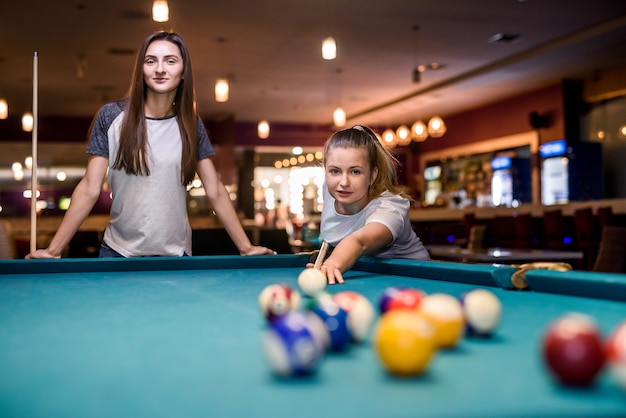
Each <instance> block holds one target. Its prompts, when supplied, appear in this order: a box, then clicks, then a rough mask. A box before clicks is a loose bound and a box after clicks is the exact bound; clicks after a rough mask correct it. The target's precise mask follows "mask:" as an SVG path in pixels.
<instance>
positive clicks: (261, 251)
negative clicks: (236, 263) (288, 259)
mask: <svg viewBox="0 0 626 418" xmlns="http://www.w3.org/2000/svg"><path fill="white" fill-rule="evenodd" d="M276 254H277V253H276V251H274V250H270V249H269V248H265V247H260V246H258V245H253V246H252V247H250V248H249V249H248V251H246V252H245V253H241V255H276Z"/></svg>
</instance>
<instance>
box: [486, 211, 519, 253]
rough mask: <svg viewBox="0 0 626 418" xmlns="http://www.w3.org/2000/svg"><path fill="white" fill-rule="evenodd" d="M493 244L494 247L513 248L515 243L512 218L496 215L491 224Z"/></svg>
mask: <svg viewBox="0 0 626 418" xmlns="http://www.w3.org/2000/svg"><path fill="white" fill-rule="evenodd" d="M491 231H492V236H493V243H494V245H495V246H496V247H504V248H514V247H515V245H516V242H517V236H516V231H515V220H514V218H513V216H506V215H497V216H494V218H493V220H492V222H491Z"/></svg>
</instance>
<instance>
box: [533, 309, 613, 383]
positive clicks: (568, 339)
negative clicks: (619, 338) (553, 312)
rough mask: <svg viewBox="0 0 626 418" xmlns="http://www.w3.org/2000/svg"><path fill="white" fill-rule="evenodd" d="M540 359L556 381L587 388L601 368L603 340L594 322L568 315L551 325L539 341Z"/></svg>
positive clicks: (575, 315)
mask: <svg viewBox="0 0 626 418" xmlns="http://www.w3.org/2000/svg"><path fill="white" fill-rule="evenodd" d="M542 354H543V359H544V362H545V364H546V366H547V367H548V369H549V370H550V372H551V373H552V374H553V375H554V376H555V377H556V379H557V380H558V381H560V382H561V383H563V384H565V385H569V386H587V385H590V384H591V383H592V382H593V381H594V379H595V377H596V375H597V374H598V373H599V372H600V370H601V369H602V367H603V364H604V347H603V343H602V336H601V334H600V331H599V330H598V327H597V325H596V323H595V321H594V319H593V318H592V317H590V316H588V315H585V314H581V313H568V314H566V315H563V316H561V317H559V318H557V319H556V320H554V321H552V322H551V323H550V324H549V326H548V327H547V329H546V331H545V333H544V335H543V340H542Z"/></svg>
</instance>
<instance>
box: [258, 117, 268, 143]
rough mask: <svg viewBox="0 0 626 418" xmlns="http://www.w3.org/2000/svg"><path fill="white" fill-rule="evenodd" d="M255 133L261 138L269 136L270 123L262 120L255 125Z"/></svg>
mask: <svg viewBox="0 0 626 418" xmlns="http://www.w3.org/2000/svg"><path fill="white" fill-rule="evenodd" d="M257 134H258V135H259V138H261V139H267V138H268V137H269V136H270V124H269V122H268V121H266V120H262V121H261V122H259V124H258V125H257Z"/></svg>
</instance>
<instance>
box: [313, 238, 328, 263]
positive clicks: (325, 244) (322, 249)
mask: <svg viewBox="0 0 626 418" xmlns="http://www.w3.org/2000/svg"><path fill="white" fill-rule="evenodd" d="M327 252H328V242H327V241H324V242H322V246H321V247H320V252H319V253H317V258H316V259H315V266H314V268H316V269H318V270H319V269H321V268H322V263H323V262H324V258H325V257H326V253H327Z"/></svg>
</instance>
